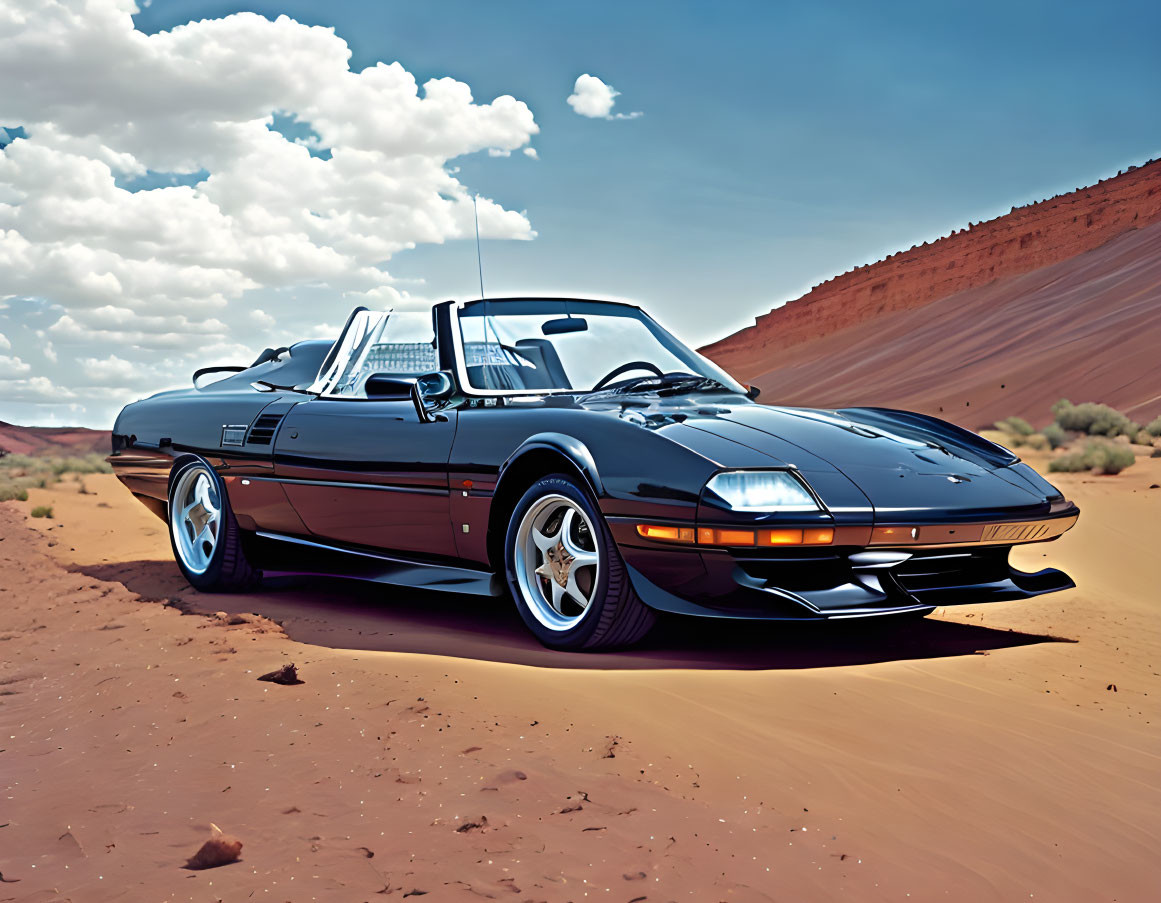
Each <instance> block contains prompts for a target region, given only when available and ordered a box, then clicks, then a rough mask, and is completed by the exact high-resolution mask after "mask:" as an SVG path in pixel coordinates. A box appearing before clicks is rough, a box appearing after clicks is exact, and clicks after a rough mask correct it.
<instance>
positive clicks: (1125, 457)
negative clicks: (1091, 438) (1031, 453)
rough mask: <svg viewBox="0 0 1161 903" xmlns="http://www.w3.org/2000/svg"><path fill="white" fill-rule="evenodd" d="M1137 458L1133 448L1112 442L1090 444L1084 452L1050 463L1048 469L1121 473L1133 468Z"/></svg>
mask: <svg viewBox="0 0 1161 903" xmlns="http://www.w3.org/2000/svg"><path fill="white" fill-rule="evenodd" d="M1136 460H1137V459H1136V456H1135V455H1134V454H1133V450H1132V449H1131V448H1126V447H1125V446H1123V445H1114V444H1112V443H1111V442H1089V443H1088V444H1087V445H1085V447H1084V450H1083V451H1075V452H1072V453H1070V454H1067V455H1062V456H1061V457H1059V458H1056V459H1055V460H1053V461H1052V462H1050V463H1049V465H1048V469H1049V470H1052V471H1063V472H1065V473H1075V472H1077V471H1082V470H1091V471H1094V472H1096V473H1110V474H1111V473H1120V472H1121V471H1122V470H1124V469H1125V468H1126V467H1130V466H1132V464H1133V462H1134V461H1136Z"/></svg>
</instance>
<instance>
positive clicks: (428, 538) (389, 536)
mask: <svg viewBox="0 0 1161 903" xmlns="http://www.w3.org/2000/svg"><path fill="white" fill-rule="evenodd" d="M455 430H456V412H455V411H454V410H452V411H448V412H446V413H444V414H442V415H441V417H440V418H439V419H436V420H432V421H430V422H422V421H420V419H419V417H418V416H417V414H416V410H415V406H414V405H413V404H412V403H411V402H410V401H376V400H367V399H344V398H317V399H314V400H312V401H308V402H305V403H303V404H300V405H296V406H295V408H294V409H293V410H292V411H290V413H289V414H287V416H286V419H285V421H284V422H283V424H282V428H281V429H280V430H279V431H278V438H277V445H276V447H275V455H274V460H275V473H276V476H277V479H278V480H279V481H280V482H281V483H282V486H283V489H284V490H285V491H286V495H287V497H288V498H289V499H290V502H291V504H292V505H293V506H294V509H295V511H296V512H297V513H298V516H299V517H300V518H301V519H302V521H303V523H304V524H305V525H306V527H307V529H308V530H310V532H311V533H313V534H314V535H315V536H318V537H320V538H322V539H327V540H333V541H337V542H340V543H343V544H351V545H360V546H370V547H373V548H377V549H384V550H390V551H397V552H409V553H417V554H419V555H422V556H449V557H450V556H454V555H455V540H454V537H453V536H452V531H451V516H450V507H449V500H448V470H447V462H448V457H449V456H450V453H451V445H452V439H453V437H454V436H455Z"/></svg>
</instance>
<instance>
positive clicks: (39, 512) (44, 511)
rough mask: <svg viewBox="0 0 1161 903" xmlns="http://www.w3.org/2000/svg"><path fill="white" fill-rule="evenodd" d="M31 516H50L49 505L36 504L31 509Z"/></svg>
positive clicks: (50, 509) (50, 508) (50, 507)
mask: <svg viewBox="0 0 1161 903" xmlns="http://www.w3.org/2000/svg"><path fill="white" fill-rule="evenodd" d="M32 516H33V517H52V506H51V505H37V506H36V507H35V508H33V509H32Z"/></svg>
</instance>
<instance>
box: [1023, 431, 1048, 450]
mask: <svg viewBox="0 0 1161 903" xmlns="http://www.w3.org/2000/svg"><path fill="white" fill-rule="evenodd" d="M1021 444H1022V445H1023V446H1024V447H1025V448H1030V449H1033V450H1034V451H1047V450H1048V445H1049V443H1048V440H1047V439H1046V438H1045V437H1044V436H1043V435H1042V434H1041V433H1033V434H1032V435H1031V436H1025V437H1024V441H1023V442H1022V443H1021Z"/></svg>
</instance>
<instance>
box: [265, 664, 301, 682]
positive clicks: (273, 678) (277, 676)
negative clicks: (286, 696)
mask: <svg viewBox="0 0 1161 903" xmlns="http://www.w3.org/2000/svg"><path fill="white" fill-rule="evenodd" d="M258 679H259V680H268V681H270V682H271V683H272V684H283V685H285V686H291V685H293V684H300V683H304V681H302V680H300V679H299V677H298V669H297V668H295V667H294V665H293V664H289V665H283V666H282V667H281V668H279V669H278V670H277V671H271V672H270V673H269V674H263V675H262V676H261V677H259V678H258Z"/></svg>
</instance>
